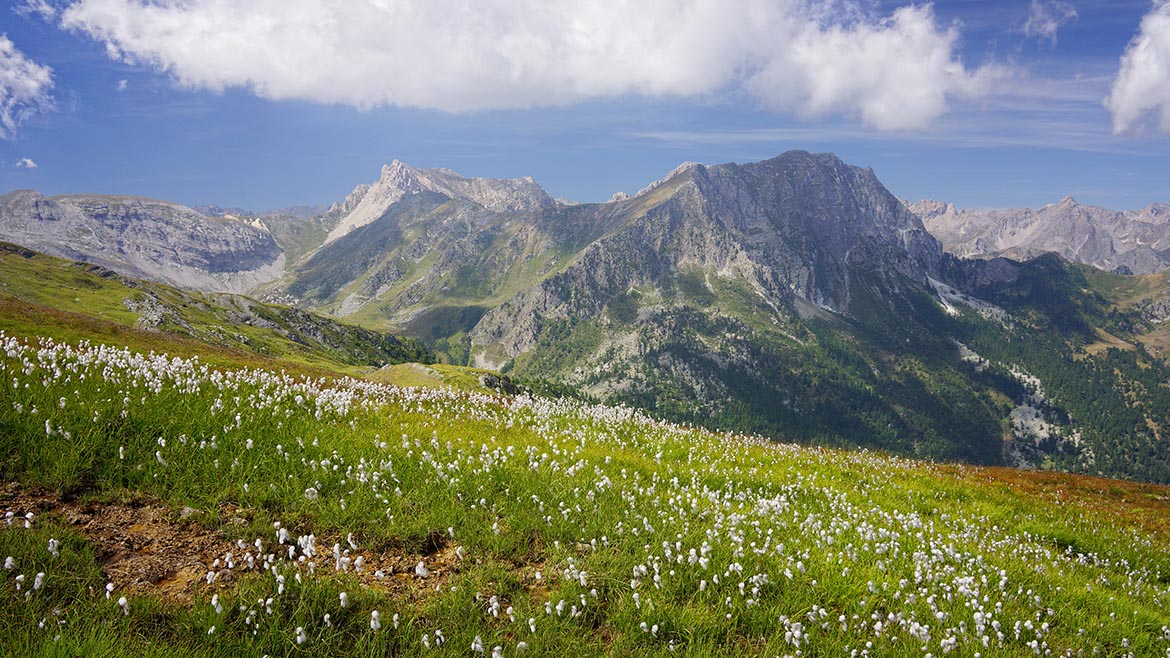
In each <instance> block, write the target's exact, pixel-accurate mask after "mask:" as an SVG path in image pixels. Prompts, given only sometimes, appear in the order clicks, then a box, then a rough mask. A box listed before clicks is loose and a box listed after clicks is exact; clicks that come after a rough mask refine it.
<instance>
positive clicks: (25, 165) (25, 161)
mask: <svg viewBox="0 0 1170 658" xmlns="http://www.w3.org/2000/svg"><path fill="white" fill-rule="evenodd" d="M16 167H17V168H18V169H36V168H37V163H35V162H33V161H32V158H21V159H19V160H17V161H16Z"/></svg>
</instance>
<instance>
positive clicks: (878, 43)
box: [60, 0, 1002, 130]
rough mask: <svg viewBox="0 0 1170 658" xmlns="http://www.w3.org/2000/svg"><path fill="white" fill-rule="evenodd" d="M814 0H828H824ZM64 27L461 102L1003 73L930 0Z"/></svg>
mask: <svg viewBox="0 0 1170 658" xmlns="http://www.w3.org/2000/svg"><path fill="white" fill-rule="evenodd" d="M826 7H828V8H827V9H826ZM60 22H61V25H63V26H64V27H65V28H67V29H71V30H75V31H78V32H82V33H85V34H88V35H89V36H91V37H93V38H94V39H96V40H98V41H100V42H102V43H104V44H105V45H106V47H107V51H108V52H109V54H110V56H111V57H113V58H115V59H118V60H124V61H129V62H136V63H144V64H147V65H151V66H154V67H156V68H158V69H159V70H162V71H166V72H168V73H170V74H171V75H173V76H174V77H175V79H176V80H177V81H178V83H179V84H181V85H183V86H185V87H189V88H194V89H208V90H213V91H220V90H224V89H227V88H232V87H242V88H246V89H249V90H251V91H252V92H253V93H255V94H257V95H258V96H261V97H265V98H272V99H302V100H309V101H315V102H322V103H341V104H347V105H352V106H355V107H359V108H370V107H376V106H382V105H394V106H404V107H418V108H429V109H439V110H444V111H450V112H469V111H480V110H491V109H504V108H527V107H540V106H560V105H569V104H574V103H578V102H581V101H583V100H587V99H592V98H613V97H621V96H626V95H631V94H633V95H647V96H655V97H703V96H709V95H711V94H722V93H728V92H732V93H734V92H735V91H737V90H746V91H747V92H749V93H750V94H751V95H752V97H753V98H754V99H755V102H757V103H760V104H761V105H762V106H764V107H767V108H770V109H772V110H775V111H779V112H786V113H794V114H797V115H799V116H801V117H823V116H827V115H828V116H844V117H848V118H850V119H851V120H853V119H859V120H860V121H861V122H862V123H864V124H865V125H868V126H872V127H874V128H877V129H880V130H913V129H919V128H922V127H924V126H926V125H928V124H929V123H931V122H932V121H934V120H935V119H937V118H938V117H940V116H942V115H943V114H945V113H946V112H948V111H949V110H950V108H951V106H952V104H953V103H954V102H955V101H958V100H965V99H973V98H979V97H981V96H983V95H985V94H986V93H987V91H988V89H989V88H990V85H991V83H992V82H993V81H994V79H996V78H997V77H998V76H1000V75H1001V74H1002V70H1001V69H999V68H997V67H994V66H983V67H974V68H972V67H968V66H967V65H965V64H964V63H963V62H962V61H961V60H960V59H959V57H958V55H957V48H958V43H959V41H960V32H959V27H958V26H957V25H949V26H947V25H940V24H939V23H938V21H937V20H936V18H935V15H934V12H933V9H932V7H931V5H930V4H923V5H907V6H904V7H902V8H900V9H897V10H895V11H894V12H893V13H891V14H890V15H889V16H886V17H880V16H874V15H873V14H872V12H871V3H869V2H866V1H865V0H835V1H834V2H832V3H814V2H807V1H806V0H741V1H740V2H738V3H736V8H735V10H734V11H730V10H729V8H728V6H727V4H726V2H724V0H641V1H639V2H629V1H626V0H595V1H593V2H579V1H578V0H479V1H478V2H474V3H468V2H466V1H465V0H399V1H397V2H393V3H387V2H383V1H380V0H351V1H348V2H335V3H322V2H317V1H311V0H256V1H255V2H249V3H233V2H224V1H222V0H185V1H184V2H177V1H174V0H165V1H156V0H149V1H148V0H76V1H74V2H72V3H71V4H69V5H68V6H66V7H65V8H64V9H63V10H62V11H61V13H60Z"/></svg>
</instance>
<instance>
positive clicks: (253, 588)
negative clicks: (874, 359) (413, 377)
mask: <svg viewBox="0 0 1170 658" xmlns="http://www.w3.org/2000/svg"><path fill="white" fill-rule="evenodd" d="M0 469H2V475H3V477H4V479H5V480H6V481H9V482H10V484H8V485H7V486H5V487H4V489H3V491H2V492H0V514H5V515H7V516H6V518H7V519H8V522H7V523H5V522H0V560H3V561H4V568H3V570H0V601H2V602H3V605H2V606H0V640H2V641H0V651H2V652H4V653H7V654H8V655H20V656H28V655H52V656H65V655H104V656H142V655H146V656H192V657H194V656H236V655H265V654H267V655H302V654H303V655H361V656H391V655H431V654H433V655H450V656H468V655H470V656H478V655H483V656H491V655H497V656H523V655H528V656H538V655H539V656H544V655H547V656H564V655H615V656H627V655H630V656H632V655H639V656H641V655H662V656H666V655H678V654H680V653H681V654H684V655H699V656H738V655H767V656H795V655H804V656H849V655H857V656H875V657H876V656H925V655H931V656H942V655H947V654H950V655H962V656H976V655H979V656H1021V657H1031V656H1035V655H1053V656H1079V655H1104V656H1127V655H1128V656H1168V655H1170V613H1168V612H1167V606H1166V603H1167V601H1168V600H1170V549H1167V546H1170V526H1168V525H1167V519H1170V489H1167V488H1164V487H1157V486H1154V485H1137V484H1131V483H1122V482H1110V481H1104V480H1095V479H1091V478H1085V477H1073V476H1058V475H1051V474H1046V475H1043V476H1042V477H1038V478H1033V477H1032V476H1031V475H1030V474H1026V473H1022V472H1012V471H1004V470H995V469H991V470H987V469H973V468H968V467H959V466H946V465H929V464H924V463H919V462H913V461H908V460H904V459H898V458H892V457H886V456H882V455H880V454H875V453H866V452H840V451H834V450H827V449H813V448H802V447H797V446H793V445H786V444H777V443H770V442H767V441H763V440H759V439H755V438H750V437H745V436H736V435H727V434H718V433H712V432H708V431H704V430H699V429H694V428H690V427H684V426H678V425H670V424H666V423H660V422H656V421H653V420H651V419H649V418H647V417H646V416H644V415H642V414H641V413H639V412H636V411H633V410H630V409H626V408H620V407H619V408H612V407H597V406H586V405H581V404H579V403H575V402H569V401H559V402H556V401H550V400H545V399H533V398H527V397H497V396H486V395H481V394H474V393H461V392H456V391H453V390H450V389H426V388H414V389H403V388H395V387H390V386H386V385H382V384H376V383H371V382H366V381H358V380H337V381H333V382H331V383H330V382H327V381H326V380H323V379H306V378H299V377H291V376H288V375H279V374H276V373H274V372H271V371H266V370H235V371H221V370H216V369H213V368H209V367H207V366H206V365H203V364H201V363H199V362H197V361H193V360H184V359H177V358H167V357H163V356H143V355H140V354H135V353H133V352H129V351H124V350H120V349H115V348H108V347H99V346H97V344H96V343H94V344H89V343H85V344H69V343H57V342H52V341H39V342H34V341H29V340H26V339H16V338H13V337H11V336H8V335H0Z"/></svg>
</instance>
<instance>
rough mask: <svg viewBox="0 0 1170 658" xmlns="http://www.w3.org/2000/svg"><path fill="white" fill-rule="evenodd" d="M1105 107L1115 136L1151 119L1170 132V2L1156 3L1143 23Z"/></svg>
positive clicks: (1127, 52)
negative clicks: (1110, 118)
mask: <svg viewBox="0 0 1170 658" xmlns="http://www.w3.org/2000/svg"><path fill="white" fill-rule="evenodd" d="M1105 107H1107V108H1109V111H1110V112H1112V113H1113V131H1114V132H1115V133H1119V134H1120V133H1123V132H1128V131H1133V130H1137V129H1139V128H1140V127H1141V126H1142V125H1143V124H1144V123H1145V122H1146V121H1147V120H1148V119H1149V118H1150V117H1151V115H1153V116H1154V117H1156V121H1157V123H1158V127H1159V128H1161V130H1162V131H1163V132H1170V0H1156V1H1155V3H1154V7H1153V9H1151V10H1150V13H1148V14H1146V16H1145V17H1144V18H1143V19H1142V24H1141V28H1140V29H1139V30H1138V33H1137V36H1135V37H1134V38H1133V40H1132V41H1130V42H1129V45H1128V46H1127V47H1126V49H1125V54H1124V55H1122V56H1121V68H1120V70H1119V71H1118V73H1117V77H1116V78H1115V79H1114V80H1113V88H1112V90H1111V91H1110V93H1109V98H1107V99H1106V100H1105Z"/></svg>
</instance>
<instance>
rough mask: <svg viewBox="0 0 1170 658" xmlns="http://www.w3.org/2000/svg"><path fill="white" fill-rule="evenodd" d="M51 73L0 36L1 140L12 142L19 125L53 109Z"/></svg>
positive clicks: (5, 37)
mask: <svg viewBox="0 0 1170 658" xmlns="http://www.w3.org/2000/svg"><path fill="white" fill-rule="evenodd" d="M52 90H53V70H52V69H51V68H49V67H47V66H43V65H41V64H37V63H36V62H34V61H32V60H30V59H29V58H28V57H26V56H25V54H24V53H22V52H20V51H19V50H17V48H16V46H15V45H14V44H13V43H12V40H11V39H9V38H8V36H7V35H5V34H0V139H12V136H13V135H14V134H15V133H16V129H17V128H18V127H19V126H20V124H21V123H22V122H23V121H24V120H25V119H28V118H30V117H32V116H34V115H36V114H40V113H41V112H46V111H48V110H50V109H52V108H53V97H52V95H51V93H52Z"/></svg>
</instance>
